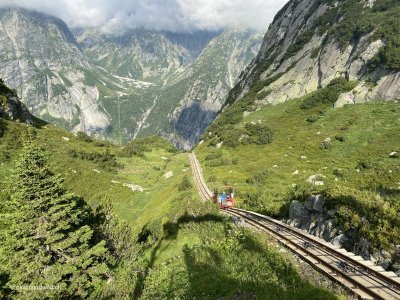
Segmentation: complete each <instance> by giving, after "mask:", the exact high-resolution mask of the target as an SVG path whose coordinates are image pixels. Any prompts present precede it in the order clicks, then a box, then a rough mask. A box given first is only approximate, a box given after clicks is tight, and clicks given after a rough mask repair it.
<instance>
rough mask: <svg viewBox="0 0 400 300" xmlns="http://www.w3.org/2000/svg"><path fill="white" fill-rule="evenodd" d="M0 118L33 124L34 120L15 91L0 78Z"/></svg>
mask: <svg viewBox="0 0 400 300" xmlns="http://www.w3.org/2000/svg"><path fill="white" fill-rule="evenodd" d="M0 118H4V119H8V120H11V121H17V122H24V123H27V124H33V123H34V120H35V118H34V117H33V116H32V115H31V114H30V113H29V111H28V109H27V108H26V107H25V105H23V104H22V103H21V102H20V101H19V99H18V96H17V94H16V92H15V91H13V90H10V89H9V88H8V87H7V86H5V85H4V81H3V80H2V79H0Z"/></svg>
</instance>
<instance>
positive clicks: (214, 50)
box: [74, 28, 262, 149]
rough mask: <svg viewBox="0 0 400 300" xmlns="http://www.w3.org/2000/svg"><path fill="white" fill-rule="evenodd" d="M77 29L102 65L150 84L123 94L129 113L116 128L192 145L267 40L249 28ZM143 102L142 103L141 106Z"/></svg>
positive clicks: (89, 53) (90, 53) (131, 135)
mask: <svg viewBox="0 0 400 300" xmlns="http://www.w3.org/2000/svg"><path fill="white" fill-rule="evenodd" d="M74 32H75V34H76V36H77V40H78V42H79V45H80V48H81V49H83V51H84V53H85V54H86V56H87V57H90V58H91V60H92V61H93V62H95V64H96V65H97V66H99V67H101V68H102V69H104V70H107V71H108V72H110V73H112V74H114V75H116V76H118V77H119V78H125V79H126V80H132V78H134V79H135V80H139V81H145V82H147V83H148V84H149V86H148V88H147V89H146V91H143V90H136V91H135V93H134V96H127V95H121V99H123V100H122V101H121V104H120V108H119V109H120V111H123V112H124V113H123V115H118V118H117V119H116V118H114V120H115V121H117V120H118V123H113V128H119V127H120V126H121V130H123V131H124V132H125V135H126V137H127V138H128V139H132V138H136V137H137V136H145V135H151V134H154V133H156V134H162V135H164V136H166V137H168V138H169V139H170V140H172V141H173V142H174V143H175V145H177V146H178V147H180V148H186V149H189V148H191V147H192V146H193V145H194V144H195V143H196V142H197V141H198V138H199V136H200V134H201V133H202V132H203V130H204V129H205V128H206V127H207V126H208V125H209V124H210V123H211V122H212V120H213V119H214V117H215V115H216V112H217V111H218V110H219V109H220V108H221V105H222V104H223V102H224V101H225V99H226V96H227V95H228V92H229V90H230V89H231V88H232V87H233V86H234V85H235V83H236V80H237V78H238V76H239V74H240V72H241V71H242V70H243V69H244V67H245V66H247V65H248V64H249V62H250V61H251V60H252V59H253V58H254V57H255V56H256V54H257V52H258V50H259V47H260V45H261V43H260V41H261V38H262V36H261V35H260V34H259V33H256V32H253V31H248V30H227V31H225V32H222V33H221V32H204V31H200V32H194V33H190V34H184V33H182V34H177V33H168V32H155V31H144V30H134V31H131V32H128V33H126V34H124V35H122V36H119V37H114V36H109V35H105V34H102V33H101V32H100V31H99V30H97V29H93V28H92V29H79V30H76V31H74ZM139 98H140V99H141V100H140V99H139ZM138 101H140V102H141V104H140V105H135V104H137V102H138ZM105 107H109V104H105ZM111 110H112V109H111ZM132 120H135V121H136V122H134V123H132ZM120 121H121V122H120Z"/></svg>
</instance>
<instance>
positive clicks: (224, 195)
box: [213, 186, 235, 209]
mask: <svg viewBox="0 0 400 300" xmlns="http://www.w3.org/2000/svg"><path fill="white" fill-rule="evenodd" d="M220 191H222V192H220ZM213 200H214V203H218V205H219V208H220V209H227V208H231V207H233V206H234V205H235V190H234V188H233V187H232V186H223V187H220V188H218V189H215V190H214V197H213Z"/></svg>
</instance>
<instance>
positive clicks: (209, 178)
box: [207, 175, 217, 183]
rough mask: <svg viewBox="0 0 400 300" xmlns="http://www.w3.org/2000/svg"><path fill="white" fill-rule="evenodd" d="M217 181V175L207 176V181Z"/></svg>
mask: <svg viewBox="0 0 400 300" xmlns="http://www.w3.org/2000/svg"><path fill="white" fill-rule="evenodd" d="M216 181H217V177H215V176H214V175H211V176H210V177H208V179H207V182H210V183H212V182H216Z"/></svg>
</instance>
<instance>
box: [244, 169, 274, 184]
mask: <svg viewBox="0 0 400 300" xmlns="http://www.w3.org/2000/svg"><path fill="white" fill-rule="evenodd" d="M269 174H270V172H269V171H268V170H264V171H261V172H258V173H256V174H255V175H254V176H252V177H250V178H247V179H246V183H249V184H262V183H264V182H265V179H266V178H267V177H268V175H269Z"/></svg>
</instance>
